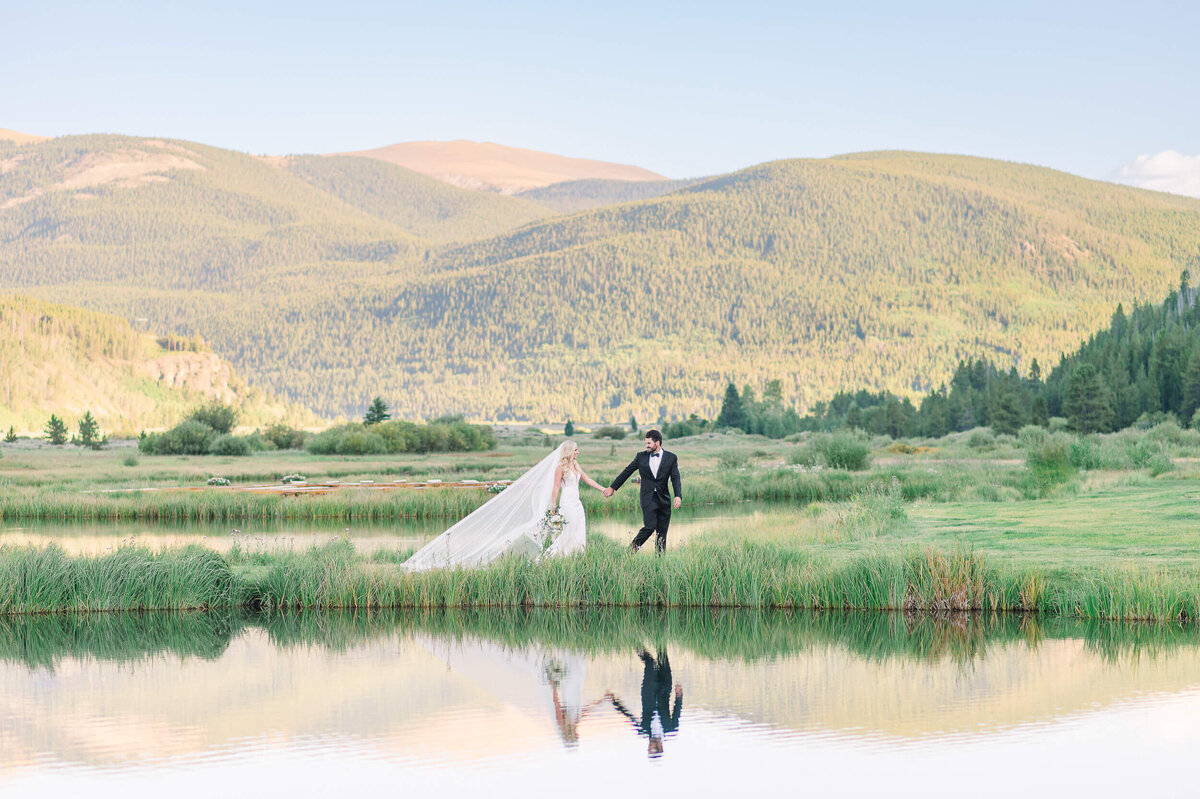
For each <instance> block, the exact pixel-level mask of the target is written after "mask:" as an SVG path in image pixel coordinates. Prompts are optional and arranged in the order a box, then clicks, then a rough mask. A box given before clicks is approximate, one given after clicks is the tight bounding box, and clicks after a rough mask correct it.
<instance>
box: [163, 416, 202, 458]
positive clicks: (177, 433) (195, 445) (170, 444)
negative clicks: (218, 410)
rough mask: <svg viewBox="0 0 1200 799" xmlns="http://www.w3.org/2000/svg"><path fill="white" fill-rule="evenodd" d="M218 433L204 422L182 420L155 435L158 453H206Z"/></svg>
mask: <svg viewBox="0 0 1200 799" xmlns="http://www.w3.org/2000/svg"><path fill="white" fill-rule="evenodd" d="M214 438H216V433H214V432H213V429H212V428H211V427H209V426H208V425H206V424H204V423H203V422H197V421H195V420H192V419H188V420H186V421H183V422H180V423H179V424H177V425H175V426H174V427H172V428H171V429H170V430H168V431H167V432H165V433H160V434H158V435H156V436H153V439H154V444H153V446H154V454H156V455H205V454H207V453H208V448H209V446H211V445H212V441H213V439H214Z"/></svg>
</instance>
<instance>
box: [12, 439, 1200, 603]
mask: <svg viewBox="0 0 1200 799" xmlns="http://www.w3.org/2000/svg"><path fill="white" fill-rule="evenodd" d="M529 439H530V436H528V435H526V434H523V433H520V432H509V433H507V434H505V435H503V436H502V437H501V446H500V447H499V448H498V449H497V450H494V451H491V452H487V453H474V454H459V455H431V456H408V455H397V456H386V457H361V458H358V457H340V456H338V457H331V456H315V455H311V454H307V453H302V452H288V451H282V452H280V451H276V452H267V453H258V454H255V455H252V456H250V457H244V458H228V457H214V456H206V457H153V456H136V455H134V454H133V453H134V450H133V449H130V448H128V447H113V448H111V449H108V450H102V451H99V452H91V451H83V450H79V449H74V448H66V449H63V448H42V447H39V448H28V447H24V448H23V447H21V446H19V445H18V446H13V445H4V448H3V450H2V452H3V457H2V458H0V520H3V521H5V522H11V521H13V520H20V519H55V518H62V519H79V518H90V519H108V518H111V519H119V518H138V519H148V520H158V521H163V522H169V521H172V520H187V519H223V520H238V519H246V518H270V519H283V520H288V519H318V518H331V519H347V520H349V519H368V518H370V519H384V520H386V519H400V518H404V517H421V518H445V519H446V520H447V526H448V525H449V523H451V522H452V521H454V520H456V519H457V518H460V517H461V516H462V515H463V514H465V513H467V512H469V511H470V510H471V509H473V508H474V507H476V506H478V505H479V504H481V503H482V502H485V501H487V500H488V499H489V498H490V495H489V494H488V493H486V492H485V491H482V490H471V489H452V488H436V489H405V488H397V489H390V490H377V489H374V488H371V487H370V486H371V485H378V484H379V483H383V482H391V481H393V480H396V479H401V477H402V478H403V479H407V480H429V479H443V480H452V479H474V480H479V481H481V482H486V481H489V480H501V479H510V478H513V477H516V476H517V475H519V474H520V473H521V472H522V471H524V470H525V469H526V468H528V466H530V465H531V464H533V463H534V462H536V461H537V460H539V459H540V458H541V457H543V456H544V454H545V452H546V451H547V449H546V447H544V446H543V445H542V444H543V442H542V441H541V440H540V439H539V440H538V441H537V442H536V445H535V446H529V445H527V444H526V442H527V441H528V440H529ZM557 440H558V439H557V438H556V439H554V441H557ZM577 440H578V441H579V442H580V444H581V449H582V457H581V462H582V463H583V465H584V467H585V468H586V469H587V470H588V471H589V472H590V473H591V475H592V476H593V477H595V478H596V479H597V480H599V481H600V482H602V483H604V482H607V481H608V480H609V479H611V478H612V476H613V475H614V474H615V473H616V472H617V471H618V470H619V469H620V468H621V467H622V466H623V465H624V464H625V463H627V462H628V460H629V458H630V457H632V455H633V453H634V452H635V451H636V450H637V449H639V448H640V443H641V442H640V440H638V439H626V440H625V441H617V442H610V441H608V440H598V439H595V438H593V437H591V436H589V435H587V434H581V435H579V436H577ZM821 442H822V439H820V437H814V436H808V435H805V436H801V437H798V438H797V439H796V440H793V441H771V440H768V439H764V438H760V437H755V436H743V435H739V434H728V435H726V434H712V435H704V436H697V437H693V438H687V439H681V440H679V441H676V442H667V446H668V448H669V449H673V450H674V451H676V452H678V453H679V454H680V456H681V464H682V468H683V474H684V496H685V501H686V502H687V503H689V504H701V503H706V504H715V505H728V506H730V507H735V506H737V505H739V504H740V503H742V502H744V501H748V500H753V501H755V503H756V504H755V506H754V507H756V508H758V510H756V511H755V512H753V513H748V514H746V515H743V516H740V517H738V516H734V517H732V518H731V519H730V520H729V521H722V522H720V523H717V524H711V525H706V527H705V529H704V530H703V531H701V532H699V533H697V534H695V535H693V536H691V537H690V538H689V539H688V540H687V541H686V542H685V543H682V544H678V543H677V544H675V545H673V546H672V549H671V551H669V552H668V553H667V554H666V556H664V557H655V556H653V555H652V554H650V553H648V552H643V553H640V554H638V555H634V554H632V553H630V552H628V551H626V550H625V549H624V548H623V547H622V546H620V545H619V543H618V542H615V541H613V540H611V539H607V538H604V537H602V536H595V537H593V538H592V539H591V540H590V541H589V548H588V551H587V552H586V553H585V554H584V555H583V556H580V557H578V558H573V559H569V560H564V561H553V562H548V563H543V564H531V563H527V562H517V561H506V562H501V563H497V564H494V565H492V566H490V567H487V568H484V569H479V570H474V571H444V572H431V573H424V574H408V573H405V572H403V571H402V570H401V569H400V567H399V565H400V563H401V562H402V561H403V559H404V558H405V557H406V556H407V552H399V551H392V552H388V551H382V552H375V553H371V554H366V553H360V552H356V551H355V550H354V547H353V544H352V543H350V542H347V541H338V542H334V543H331V544H326V545H323V546H319V547H314V548H306V549H301V550H293V549H282V548H281V549H271V548H265V549H258V550H254V551H248V550H243V549H242V548H240V547H234V549H233V550H232V551H230V552H228V553H225V554H218V553H215V552H212V551H210V550H207V549H204V548H200V547H193V548H179V549H170V550H164V551H158V552H156V551H150V550H148V549H145V548H140V547H134V546H126V547H120V548H117V549H116V550H115V551H113V552H111V553H108V554H105V555H99V556H88V555H80V556H70V555H67V554H66V553H64V552H63V551H61V550H59V549H57V548H55V547H50V548H36V547H28V546H7V547H0V613H30V612H45V611H61V610H77V611H99V610H132V609H152V608H161V609H166V608H173V609H191V608H222V607H270V608H297V607H350V608H369V607H425V608H432V607H485V606H486V607H509V608H517V607H604V606H644V605H651V606H663V607H684V606H708V607H745V608H819V609H864V610H866V609H870V610H884V609H886V610H908V611H949V610H978V611H1022V612H1032V613H1039V614H1047V615H1053V616H1068V617H1078V618H1127V619H1154V620H1168V619H1171V620H1181V619H1182V620H1192V619H1195V618H1196V617H1197V616H1198V615H1200V536H1197V528H1198V526H1200V525H1198V524H1197V523H1198V522H1200V433H1195V432H1194V431H1186V430H1180V429H1179V428H1178V427H1174V426H1173V425H1159V426H1158V427H1156V428H1153V429H1150V430H1146V431H1136V430H1133V431H1125V432H1123V433H1119V434H1112V435H1108V436H1091V437H1087V438H1080V437H1078V436H1074V435H1071V434H1067V433H1054V434H1036V433H1035V432H1034V431H1029V432H1026V433H1023V435H1022V436H1020V437H1013V436H995V435H992V434H991V433H990V432H989V431H987V430H976V431H972V432H969V433H962V434H955V435H951V436H947V437H945V438H942V439H937V440H930V441H920V440H908V441H892V440H890V439H887V438H877V439H874V440H870V441H867V440H862V441H861V444H862V445H863V447H864V449H866V450H868V451H869V463H866V464H862V465H864V466H865V468H862V469H860V470H858V471H849V470H846V469H835V468H829V467H828V466H826V465H823V464H822V463H820V462H819V460H820V459H819V458H814V452H818V453H819V452H820V451H826V450H828V449H829V446H828V445H829V442H828V440H824V444H822V443H821ZM822 446H825V450H822V449H821V448H822ZM295 472H299V473H301V474H304V475H306V476H307V477H308V478H309V479H310V480H314V481H315V480H321V479H339V480H341V481H343V482H344V483H358V482H359V481H364V480H371V481H375V482H374V483H367V484H359V486H358V487H353V488H342V489H339V490H337V491H333V492H331V493H328V494H323V495H317V496H296V497H279V496H259V495H250V494H245V493H239V492H237V491H234V490H231V489H229V488H206V487H203V484H204V482H205V481H206V480H207V478H208V477H209V476H211V475H214V474H215V475H221V476H224V477H228V478H229V479H231V480H232V481H233V482H234V484H235V486H236V485H239V484H251V483H267V482H277V481H278V478H279V477H280V476H282V475H284V474H288V473H295ZM132 489H159V490H149V491H147V490H132ZM176 489H186V490H176ZM584 497H585V502H586V504H587V507H588V511H589V513H603V514H623V515H626V516H628V517H629V518H630V519H631V520H633V519H636V517H637V512H636V502H637V492H636V489H634V488H633V487H632V486H627V487H626V488H625V489H624V490H622V491H621V492H620V493H619V494H618V495H617V496H616V497H615V498H614V500H612V501H610V502H608V503H605V502H604V501H603V499H602V498H600V496H599V494H598V493H597V492H592V491H589V492H586V493H585V494H584Z"/></svg>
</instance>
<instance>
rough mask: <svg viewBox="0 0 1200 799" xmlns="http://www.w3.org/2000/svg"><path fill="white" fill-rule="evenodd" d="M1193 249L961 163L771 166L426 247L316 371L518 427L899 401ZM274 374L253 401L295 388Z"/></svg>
mask: <svg viewBox="0 0 1200 799" xmlns="http://www.w3.org/2000/svg"><path fill="white" fill-rule="evenodd" d="M1198 252H1200V201H1196V200H1191V199H1187V198H1182V197H1176V196H1172V195H1165V194H1156V193H1152V192H1146V191H1141V190H1137V189H1131V188H1127V187H1122V186H1115V185H1111V184H1106V183H1099V182H1095V181H1089V180H1084V179H1081V178H1077V177H1073V176H1070V175H1066V174H1063V173H1058V172H1054V171H1051V170H1047V169H1040V168H1035V167H1029V166H1022V165H1017V164H1008V163H1002V162H997V161H989V160H985V159H977V158H966V157H953V156H931V155H921V154H913V153H868V154H862V155H857V156H847V157H843V158H835V159H828V160H820V161H781V162H776V163H771V164H764V165H762V166H758V167H754V168H751V169H747V170H743V171H742V172H738V173H735V174H733V175H729V176H725V177H721V178H716V179H713V180H709V181H707V182H704V183H700V184H697V185H694V186H690V187H688V188H685V189H682V190H680V191H678V192H676V193H674V194H671V195H667V196H664V197H659V198H656V199H653V200H647V201H643V202H639V203H632V204H627V205H621V206H614V207H609V208H600V209H595V210H592V211H588V212H585V213H582V214H577V215H574V216H571V217H565V218H555V219H550V220H547V221H544V222H540V223H536V224H534V225H531V226H529V227H526V228H523V229H522V230H520V231H517V232H515V233H511V234H506V235H504V236H501V237H497V238H493V239H490V240H485V241H480V242H475V243H471V244H467V245H463V246H461V247H449V248H445V249H443V250H441V251H440V252H438V253H437V254H435V256H434V257H432V258H431V259H430V261H429V262H428V264H427V265H426V266H425V267H424V268H423V270H422V272H421V274H420V276H419V277H412V278H409V279H405V280H399V281H397V282H396V284H395V287H389V288H387V289H386V290H384V289H382V287H381V290H379V291H373V292H371V293H370V294H369V295H368V296H369V298H368V297H364V298H363V301H364V303H365V304H366V306H367V307H368V308H369V309H370V310H369V312H366V313H363V314H360V315H356V316H354V319H355V320H356V322H359V321H361V322H364V323H365V324H363V325H362V326H359V327H356V328H355V329H354V330H349V329H347V327H348V325H347V327H339V329H343V330H345V335H346V336H347V339H346V340H347V341H348V342H353V344H352V345H351V346H350V347H349V349H350V350H352V351H353V352H354V353H361V354H360V355H358V356H357V363H358V364H359V366H358V369H357V370H350V369H347V364H346V363H345V362H344V361H339V362H338V363H337V365H336V372H334V373H333V374H336V375H338V376H339V377H340V376H342V375H344V374H346V373H347V372H355V373H356V374H363V375H370V378H369V379H368V380H367V381H364V383H363V384H361V385H362V388H360V389H359V392H358V393H360V394H361V393H362V392H363V391H364V390H365V386H366V384H367V383H373V384H376V385H381V386H386V387H387V388H386V389H381V390H384V391H385V393H388V394H390V395H391V396H394V397H397V398H398V401H400V402H403V403H405V404H406V405H407V407H409V408H411V409H412V411H415V412H418V413H434V412H440V411H444V410H450V409H452V408H453V409H456V410H459V411H464V412H467V413H470V414H474V415H484V416H493V415H500V416H503V415H511V416H514V417H517V418H537V419H543V418H546V419H553V418H563V417H566V416H574V417H576V418H588V419H592V418H608V419H622V418H626V417H627V416H628V414H629V413H630V412H632V413H635V414H637V415H638V417H639V418H656V417H657V415H658V414H659V413H660V412H661V411H660V409H664V410H665V411H666V412H668V413H671V412H674V413H683V414H686V413H688V412H693V411H694V412H697V413H701V414H703V415H710V416H711V415H712V414H715V412H716V410H717V406H718V402H719V398H720V391H721V388H722V386H723V385H724V381H725V380H727V379H733V380H735V381H736V382H737V383H738V384H739V385H741V384H743V383H747V382H748V383H751V384H753V385H758V386H761V385H762V383H763V382H765V381H766V380H768V379H771V378H780V379H782V380H783V381H784V388H785V396H787V397H790V398H794V399H796V400H798V401H800V403H801V404H802V405H808V404H810V403H812V402H814V401H816V400H818V399H822V398H825V397H828V396H830V395H831V394H832V393H833V392H834V391H836V390H837V389H839V388H842V387H846V386H866V387H871V388H874V389H889V390H892V391H894V392H896V393H899V394H902V395H907V396H915V395H917V394H919V393H921V392H924V391H926V390H928V389H929V388H930V387H932V386H934V385H937V384H938V383H940V382H941V381H943V380H945V379H946V378H947V377H948V376H949V374H950V372H951V370H952V369H953V368H954V366H955V365H956V364H957V362H958V360H959V359H960V358H964V357H969V356H971V355H979V354H986V355H988V356H989V357H992V358H993V359H995V360H997V361H1000V362H1008V363H1011V362H1013V361H1014V359H1015V357H1016V356H1015V353H1017V352H1018V351H1019V352H1021V353H1023V354H1024V355H1025V356H1026V357H1037V358H1039V359H1041V360H1042V361H1043V362H1044V363H1052V362H1054V361H1055V360H1056V359H1057V356H1058V353H1059V352H1063V351H1068V350H1071V349H1073V348H1075V347H1076V346H1078V343H1079V341H1080V340H1082V339H1083V338H1084V337H1085V336H1086V335H1087V334H1088V333H1090V332H1091V330H1092V328H1093V326H1094V324H1095V320H1096V319H1097V318H1103V317H1105V316H1107V315H1108V313H1109V312H1110V310H1111V308H1112V307H1113V306H1114V305H1115V304H1116V303H1117V302H1119V301H1122V300H1126V301H1128V300H1129V298H1136V299H1140V298H1147V297H1154V296H1156V295H1161V293H1162V291H1163V290H1164V288H1165V287H1167V286H1170V285H1173V284H1174V283H1175V282H1176V281H1177V280H1178V276H1179V272H1180V270H1181V269H1182V268H1183V267H1184V266H1187V265H1189V264H1193V265H1194V264H1195V263H1196V255H1197V253H1198ZM294 313H295V314H297V315H307V314H312V316H311V317H310V318H313V319H316V318H320V319H322V320H325V323H326V324H328V320H329V319H331V318H345V320H346V322H345V323H343V324H347V323H348V322H349V318H348V317H346V316H344V315H343V312H342V311H341V310H340V308H339V307H337V306H336V305H335V304H332V303H323V304H318V305H317V306H316V307H312V308H310V309H306V310H301V308H300V307H295V308H294ZM259 323H261V324H263V325H267V326H270V324H271V322H270V320H269V319H262V320H259ZM371 348H374V349H376V350H378V351H379V352H382V353H387V357H388V358H392V359H394V361H393V363H392V364H391V365H390V366H389V365H388V364H387V363H386V362H385V359H384V358H382V357H377V356H374V355H371V354H369V353H368V350H369V349H371ZM352 357H353V356H352ZM332 366H333V365H332V364H330V367H332ZM309 368H311V369H312V370H313V371H315V372H318V373H321V372H323V370H324V369H325V368H327V367H326V366H325V365H324V364H323V363H322V362H321V361H320V360H319V359H318V360H314V361H312V365H311V367H309ZM294 374H295V377H294V378H293V377H290V376H289V375H288V374H284V373H277V374H276V375H274V376H273V378H272V380H271V384H272V385H280V386H283V385H287V386H288V391H289V392H292V391H295V392H302V391H304V386H303V384H302V382H301V379H302V378H301V377H300V374H299V373H298V372H295V373H294ZM351 379H353V378H351ZM318 382H323V381H318Z"/></svg>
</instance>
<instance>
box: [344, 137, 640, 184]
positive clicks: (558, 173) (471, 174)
mask: <svg viewBox="0 0 1200 799" xmlns="http://www.w3.org/2000/svg"><path fill="white" fill-rule="evenodd" d="M339 154H340V155H356V156H362V157H365V158H376V159H379V160H381V161H388V162H390V163H393V164H398V165H399V166H402V167H405V168H407V169H411V170H413V171H414V172H421V173H422V174H425V175H429V176H430V177H434V178H437V179H438V180H442V181H445V182H446V183H450V184H453V185H455V186H459V187H461V188H464V189H475V190H478V191H492V192H498V193H500V194H516V193H518V192H521V191H526V190H528V189H535V188H541V187H543V186H549V185H551V184H553V183H561V182H563V181H566V180H583V179H603V180H629V181H643V180H645V181H658V180H664V178H663V176H662V175H658V174H656V173H654V172H651V171H649V170H648V169H642V168H641V167H636V166H628V165H626V164H614V163H610V162H608V161H594V160H591V159H588V158H569V157H567V156H563V155H554V154H553V153H544V152H540V151H538V150H527V149H523V148H520V147H508V146H506V145H503V144H496V143H495V142H476V141H468V140H466V139H458V140H455V141H414V142H401V143H399V144H392V145H389V146H387V147H380V148H377V149H374V150H358V151H356V152H350V153H339Z"/></svg>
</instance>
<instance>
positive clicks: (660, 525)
mask: <svg viewBox="0 0 1200 799" xmlns="http://www.w3.org/2000/svg"><path fill="white" fill-rule="evenodd" d="M670 526H671V504H670V503H669V502H667V503H664V502H662V501H655V502H654V503H653V504H651V505H643V506H642V529H640V530H638V533H637V535H636V536H634V538H633V545H634V546H635V547H641V545H642V544H644V543H646V540H647V539H649V538H650V535H651V534H653V535H654V549H655V550H657V551H658V552H665V551H666V549H667V528H669V527H670Z"/></svg>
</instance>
